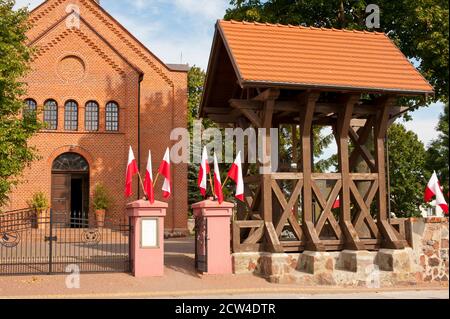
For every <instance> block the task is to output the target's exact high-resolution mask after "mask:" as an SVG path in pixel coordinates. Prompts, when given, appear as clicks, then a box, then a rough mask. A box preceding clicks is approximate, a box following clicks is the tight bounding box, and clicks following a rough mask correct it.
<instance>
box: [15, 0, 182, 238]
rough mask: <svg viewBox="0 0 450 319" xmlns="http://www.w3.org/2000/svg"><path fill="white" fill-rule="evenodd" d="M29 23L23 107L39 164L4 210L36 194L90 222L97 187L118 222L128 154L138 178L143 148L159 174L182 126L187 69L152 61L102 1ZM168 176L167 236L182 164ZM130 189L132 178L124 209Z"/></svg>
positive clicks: (81, 2) (178, 218) (80, 1)
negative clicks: (33, 129)
mask: <svg viewBox="0 0 450 319" xmlns="http://www.w3.org/2000/svg"><path fill="white" fill-rule="evenodd" d="M29 20H30V22H31V24H32V28H31V30H29V32H28V39H29V45H30V46H32V47H34V48H36V52H35V55H34V58H33V60H32V63H31V71H30V72H29V74H28V75H27V77H26V78H25V82H26V83H27V86H28V87H27V95H26V96H24V100H25V101H26V104H27V109H29V110H30V109H31V110H37V114H38V115H37V116H38V117H39V118H40V119H41V120H42V121H43V122H44V123H45V129H44V130H42V131H41V132H39V133H38V134H37V135H36V136H35V137H34V138H33V139H32V140H31V142H30V145H33V146H36V148H37V149H38V151H39V155H40V157H41V158H40V160H39V161H36V162H34V163H33V164H32V165H31V167H30V168H28V169H27V170H25V172H24V175H23V179H22V183H20V185H18V187H17V188H16V189H15V190H14V192H13V193H12V194H11V198H10V199H11V200H10V204H9V205H8V206H7V207H6V209H7V210H14V209H22V208H26V207H27V201H28V200H30V199H31V197H32V195H33V194H34V193H36V192H44V193H45V194H46V195H47V197H48V199H49V201H51V205H52V208H53V209H54V210H57V211H89V212H90V214H92V213H93V211H92V205H91V200H92V194H93V189H94V187H95V185H97V184H98V183H102V184H104V185H105V187H106V188H107V189H108V191H109V193H110V194H111V195H112V198H113V200H114V203H113V205H112V207H111V208H110V209H109V210H108V213H107V214H108V215H107V217H110V218H113V219H122V218H123V217H124V208H125V205H126V203H127V201H128V200H127V199H126V198H125V195H124V187H125V186H124V185H125V169H126V162H127V156H128V148H129V146H130V145H131V146H132V147H133V149H134V152H135V156H136V158H137V159H139V160H140V169H141V172H142V173H144V172H145V167H146V162H147V155H148V150H149V149H151V150H152V154H153V161H154V162H153V167H154V168H155V169H157V167H158V165H159V164H160V161H161V159H162V157H163V155H164V151H165V149H166V148H167V147H168V146H170V144H171V141H170V138H169V137H170V132H171V130H172V128H175V127H186V125H187V71H188V68H187V66H186V65H171V64H165V63H164V62H162V61H161V60H160V59H158V57H156V56H155V55H154V54H153V53H152V52H151V51H150V50H149V49H147V48H146V47H145V46H144V45H143V44H142V43H141V42H139V40H137V39H136V38H135V37H134V36H133V35H132V34H131V33H130V32H128V31H127V30H126V29H125V28H124V27H123V26H122V25H121V24H120V23H119V22H118V21H116V20H115V19H114V18H113V17H112V16H110V15H109V14H108V13H107V12H106V11H105V10H104V9H103V8H102V7H101V5H100V1H94V0H47V1H45V2H44V3H42V4H41V5H40V6H39V7H37V8H36V9H34V10H33V11H32V12H31V14H30V17H29ZM143 27H145V25H144V26H143ZM172 174H173V176H172V180H173V181H174V182H173V196H172V199H171V200H170V203H169V204H170V207H169V210H168V214H167V218H166V229H167V230H169V231H184V230H186V229H187V211H188V207H187V165H176V166H173V172H172ZM160 188H161V187H159V186H158V190H159V189H160ZM137 190H138V180H137V179H136V182H135V186H134V198H131V199H130V200H133V199H136V198H137V196H138V192H137ZM157 195H158V196H159V198H158V199H161V198H162V197H161V196H160V194H157ZM140 196H142V191H141V192H140Z"/></svg>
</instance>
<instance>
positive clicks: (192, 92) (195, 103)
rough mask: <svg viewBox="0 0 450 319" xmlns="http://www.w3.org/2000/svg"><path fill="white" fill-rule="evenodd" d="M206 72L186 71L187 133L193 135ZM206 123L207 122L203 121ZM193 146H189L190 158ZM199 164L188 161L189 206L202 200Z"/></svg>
mask: <svg viewBox="0 0 450 319" xmlns="http://www.w3.org/2000/svg"><path fill="white" fill-rule="evenodd" d="M205 79H206V74H205V71H203V70H202V69H201V68H199V67H197V66H193V67H192V68H191V69H190V70H189V73H188V92H189V95H188V128H189V133H190V135H191V140H192V135H193V122H194V120H196V119H197V118H198V116H199V111H200V110H199V109H200V102H201V98H202V94H203V86H204V83H205ZM205 123H206V125H208V124H209V122H205ZM192 152H193V148H192V147H191V158H192ZM198 170H199V165H198V164H195V163H190V164H189V167H188V202H189V206H190V205H192V204H194V203H196V202H198V201H201V200H202V196H201V194H200V191H199V188H198V185H197V178H198Z"/></svg>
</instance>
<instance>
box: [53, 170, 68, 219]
mask: <svg viewBox="0 0 450 319" xmlns="http://www.w3.org/2000/svg"><path fill="white" fill-rule="evenodd" d="M70 181H71V176H70V175H67V174H53V175H52V209H53V211H54V212H56V213H68V212H69V211H70Z"/></svg>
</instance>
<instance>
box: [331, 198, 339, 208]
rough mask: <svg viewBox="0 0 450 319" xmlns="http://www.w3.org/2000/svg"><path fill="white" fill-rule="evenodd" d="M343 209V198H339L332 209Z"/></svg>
mask: <svg viewBox="0 0 450 319" xmlns="http://www.w3.org/2000/svg"><path fill="white" fill-rule="evenodd" d="M340 207H341V197H340V196H338V197H337V198H336V200H335V201H334V204H333V207H332V209H336V208H340Z"/></svg>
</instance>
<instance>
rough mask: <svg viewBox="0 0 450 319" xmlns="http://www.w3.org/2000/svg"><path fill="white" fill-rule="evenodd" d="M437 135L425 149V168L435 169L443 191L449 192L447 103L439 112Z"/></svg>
mask: <svg viewBox="0 0 450 319" xmlns="http://www.w3.org/2000/svg"><path fill="white" fill-rule="evenodd" d="M436 129H437V131H438V132H439V136H438V138H437V139H435V140H433V141H432V142H431V145H430V147H429V148H428V150H427V157H426V168H427V169H428V171H429V172H430V173H431V172H433V171H436V173H437V174H438V177H439V180H440V181H441V185H442V187H444V193H445V194H448V192H449V183H448V181H449V171H448V147H449V145H448V143H449V140H448V103H447V104H446V105H445V106H444V113H443V114H441V117H440V119H439V124H438V126H437V128H436Z"/></svg>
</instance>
